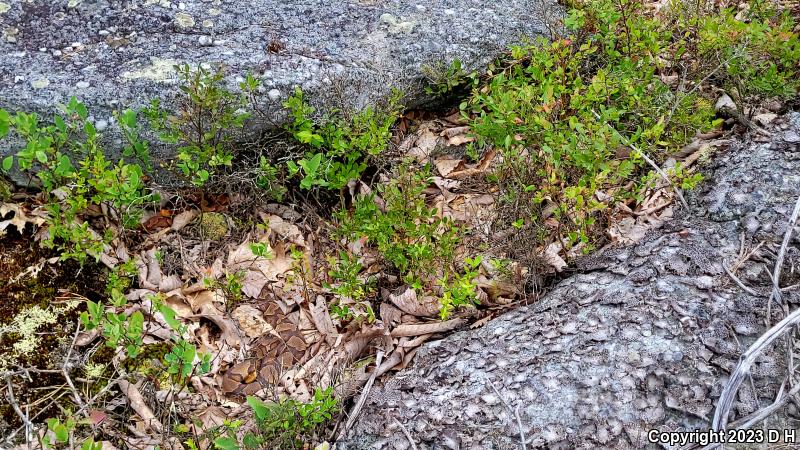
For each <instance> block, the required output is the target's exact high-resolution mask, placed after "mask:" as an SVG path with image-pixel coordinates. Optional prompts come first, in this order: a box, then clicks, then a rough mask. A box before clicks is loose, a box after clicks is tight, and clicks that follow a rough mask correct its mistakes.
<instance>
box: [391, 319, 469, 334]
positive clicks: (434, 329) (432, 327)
mask: <svg viewBox="0 0 800 450" xmlns="http://www.w3.org/2000/svg"><path fill="white" fill-rule="evenodd" d="M465 323H467V321H466V319H452V320H448V321H446V322H436V323H421V324H403V325H398V326H397V327H396V328H395V329H393V330H392V337H403V336H421V335H423V334H434V333H443V332H445V331H450V330H453V329H456V328H458V327H460V326H461V325H464V324H465Z"/></svg>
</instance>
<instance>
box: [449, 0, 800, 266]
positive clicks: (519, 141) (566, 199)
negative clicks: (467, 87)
mask: <svg viewBox="0 0 800 450" xmlns="http://www.w3.org/2000/svg"><path fill="white" fill-rule="evenodd" d="M672 7H673V8H678V7H681V8H685V9H683V10H680V11H679V12H678V13H676V14H678V17H679V18H678V19H676V20H671V21H670V20H663V19H662V18H659V17H656V18H653V17H650V16H648V15H645V14H642V13H641V4H640V3H639V2H638V1H636V0H622V1H611V0H589V1H587V2H580V3H578V4H577V8H576V9H573V10H571V11H570V12H569V14H568V15H567V17H566V19H565V21H564V23H565V25H566V28H567V29H568V30H569V31H570V33H571V35H570V37H569V38H558V39H555V40H554V41H552V42H548V41H546V40H543V39H542V40H537V41H535V42H532V43H529V44H526V45H521V46H516V47H514V48H512V50H511V60H510V61H503V62H501V63H499V64H496V65H494V66H493V67H490V70H489V73H488V78H487V81H486V84H485V86H482V87H479V88H476V89H474V90H473V93H472V95H471V96H470V98H469V99H467V100H466V101H465V102H464V103H462V105H461V109H462V112H463V114H464V115H465V117H467V118H469V120H470V124H471V127H472V129H473V131H474V132H475V134H476V135H478V136H479V144H481V143H489V144H492V145H494V146H496V147H498V148H500V149H501V150H502V152H503V159H502V161H503V162H502V164H501V167H500V168H499V169H498V170H497V172H496V173H495V174H494V175H493V177H492V179H494V180H496V181H497V183H498V184H499V185H500V188H501V189H500V191H501V196H500V200H501V202H500V210H501V217H503V218H504V220H506V221H507V222H508V224H513V225H515V226H516V227H517V228H520V229H525V230H527V231H528V234H530V235H531V236H533V238H534V240H536V241H539V242H541V240H543V239H548V236H553V235H554V236H555V237H551V239H555V240H557V241H561V242H565V244H566V246H567V247H571V246H573V245H575V244H577V243H579V242H582V243H583V244H584V247H583V248H584V250H589V249H591V248H592V244H593V243H594V241H595V240H596V238H593V237H594V236H602V233H600V232H599V230H600V229H602V226H603V225H604V222H605V221H606V219H607V216H608V214H607V213H606V211H607V210H608V208H609V207H610V206H611V205H613V204H615V203H616V202H618V201H628V200H632V199H635V198H636V197H637V195H638V194H639V192H641V188H642V187H644V186H648V185H649V184H650V183H652V182H653V177H652V176H648V175H647V173H648V172H649V170H650V168H649V167H648V166H647V165H646V164H645V161H644V157H643V154H647V155H650V156H651V157H652V158H653V159H655V160H656V161H658V162H662V161H664V160H665V159H666V157H667V156H668V155H669V154H670V153H672V152H674V151H675V150H677V149H679V148H681V147H682V146H683V145H685V144H686V143H688V142H689V141H690V140H691V139H692V138H693V136H694V135H695V133H697V132H698V131H701V132H702V131H709V130H711V129H713V128H715V127H717V126H718V125H719V124H720V123H721V121H720V120H717V119H715V117H714V116H715V113H714V110H713V106H712V105H713V101H714V98H713V97H712V98H708V97H705V95H708V92H709V90H708V89H704V88H703V87H702V85H703V83H705V82H708V81H713V82H715V83H718V84H719V86H720V87H722V88H724V89H736V90H738V92H740V93H746V94H742V95H740V96H739V97H738V98H751V97H753V96H756V97H757V96H772V95H788V94H789V93H794V92H796V91H797V87H798V83H797V81H796V78H797V77H796V75H797V62H798V60H799V59H798V56H800V53H798V48H800V47H798V37H797V34H796V33H793V32H791V30H792V28H793V26H794V24H793V22H792V21H791V19H790V18H789V17H788V16H787V15H783V16H780V17H779V18H775V17H773V18H770V19H763V20H755V19H754V20H751V21H749V22H742V21H738V20H736V19H735V18H734V16H733V11H729V10H723V11H722V12H721V13H720V14H716V15H715V14H702V15H701V16H697V15H695V16H689V15H687V14H688V13H687V12H686V8H687V7H685V6H684V5H683V4H682V3H677V2H676V3H674V4H673V6H672ZM695 25H696V26H695ZM692 30H699V31H696V32H693V31H692ZM709 62H710V63H709ZM715 64H716V65H715ZM681 68H683V74H682V76H681V77H679V78H680V79H679V80H677V81H676V83H671V84H668V83H667V82H665V79H666V78H664V77H662V75H663V74H670V73H674V72H678V73H680V72H679V71H680V70H681ZM676 84H677V85H676ZM671 173H672V175H673V176H675V177H677V178H680V179H677V178H676V180H674V181H675V184H678V185H682V186H683V187H690V186H692V185H694V184H696V182H697V181H698V176H697V175H691V176H690V175H688V174H685V173H683V172H678V171H675V170H673V171H671Z"/></svg>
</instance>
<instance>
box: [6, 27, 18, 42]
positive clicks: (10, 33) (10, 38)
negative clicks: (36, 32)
mask: <svg viewBox="0 0 800 450" xmlns="http://www.w3.org/2000/svg"><path fill="white" fill-rule="evenodd" d="M17 34H19V29H18V28H17V27H6V28H4V29H3V37H4V38H5V40H6V42H11V43H14V42H17Z"/></svg>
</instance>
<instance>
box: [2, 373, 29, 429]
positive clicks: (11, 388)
mask: <svg viewBox="0 0 800 450" xmlns="http://www.w3.org/2000/svg"><path fill="white" fill-rule="evenodd" d="M6 385H7V386H8V403H9V404H11V407H12V408H13V409H14V412H15V413H17V415H18V416H19V418H20V419H21V420H22V424H23V427H25V440H26V442H28V443H29V442H30V440H29V437H30V430H31V429H32V428H33V424H32V423H31V421H30V420H28V416H27V414H24V413H23V412H22V410H21V409H19V405H18V404H17V399H16V398H15V397H14V386H13V385H12V384H11V377H8V376H7V377H6Z"/></svg>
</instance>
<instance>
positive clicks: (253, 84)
mask: <svg viewBox="0 0 800 450" xmlns="http://www.w3.org/2000/svg"><path fill="white" fill-rule="evenodd" d="M176 70H177V71H178V76H179V79H180V90H181V96H180V97H179V98H178V111H177V112H176V113H175V114H174V115H171V114H170V113H168V112H167V111H165V110H164V109H163V108H161V105H160V101H159V100H158V99H154V100H153V101H152V102H151V104H150V106H149V107H148V108H146V109H145V110H144V114H145V115H146V116H147V118H148V119H150V124H151V126H152V127H153V129H154V130H156V131H157V132H158V133H159V138H160V139H161V140H162V141H164V142H166V143H169V144H177V145H178V146H179V147H178V159H177V164H176V166H177V168H178V169H180V172H179V173H180V174H181V175H182V176H183V177H185V178H186V179H187V180H189V181H191V183H192V184H194V185H195V186H203V185H205V184H206V182H207V181H208V180H209V178H210V177H211V176H212V175H214V174H215V173H216V172H218V171H219V170H222V169H223V168H225V167H230V166H231V163H232V161H233V151H232V149H233V139H234V137H235V135H236V133H237V132H240V131H241V130H242V128H243V127H244V122H245V120H246V119H247V118H248V117H249V116H250V114H249V113H248V112H247V109H246V108H247V106H248V105H249V104H250V95H249V93H250V92H252V91H253V90H254V89H256V88H257V87H258V82H257V81H256V80H255V78H253V77H252V76H248V77H247V79H246V81H244V82H243V83H242V84H241V85H240V87H241V89H242V92H241V93H239V94H237V93H234V92H231V91H229V90H228V89H227V88H226V87H225V84H224V75H223V73H222V71H221V70H216V71H211V70H208V69H205V68H203V67H202V66H199V67H197V68H196V69H192V68H190V67H189V65H188V64H184V65H181V66H176Z"/></svg>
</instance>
